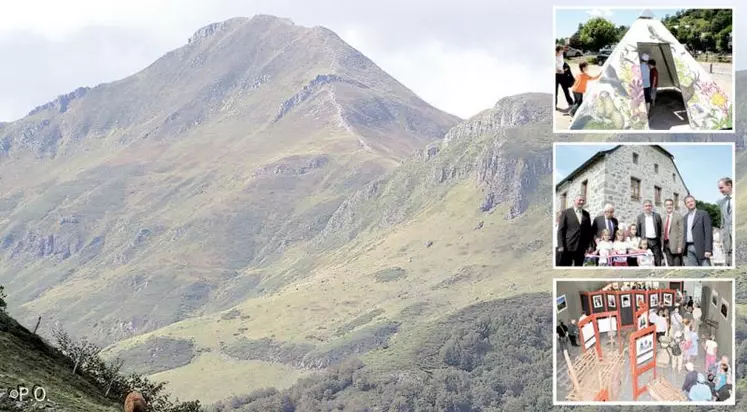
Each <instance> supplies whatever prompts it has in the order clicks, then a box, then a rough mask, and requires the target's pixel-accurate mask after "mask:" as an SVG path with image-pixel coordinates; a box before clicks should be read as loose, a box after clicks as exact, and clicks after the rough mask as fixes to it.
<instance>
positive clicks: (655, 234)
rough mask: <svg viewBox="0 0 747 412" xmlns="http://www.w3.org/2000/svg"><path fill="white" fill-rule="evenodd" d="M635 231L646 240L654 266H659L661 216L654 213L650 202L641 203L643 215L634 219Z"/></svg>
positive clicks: (660, 254)
mask: <svg viewBox="0 0 747 412" xmlns="http://www.w3.org/2000/svg"><path fill="white" fill-rule="evenodd" d="M635 225H636V229H637V233H638V236H640V237H641V239H646V241H647V243H648V248H649V250H651V252H653V254H654V265H656V266H661V259H662V258H663V257H664V256H663V255H662V253H661V241H660V239H661V231H662V223H661V215H659V214H658V213H656V212H654V204H653V202H651V201H650V200H648V199H647V200H645V201H644V202H643V213H641V214H640V215H638V219H636V224H635Z"/></svg>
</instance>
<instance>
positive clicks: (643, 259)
mask: <svg viewBox="0 0 747 412" xmlns="http://www.w3.org/2000/svg"><path fill="white" fill-rule="evenodd" d="M638 251H639V252H644V253H645V255H640V256H638V266H640V267H644V268H652V267H654V252H652V251H651V249H649V248H648V241H647V240H646V239H641V242H640V243H639V245H638Z"/></svg>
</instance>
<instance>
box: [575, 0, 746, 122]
mask: <svg viewBox="0 0 747 412" xmlns="http://www.w3.org/2000/svg"><path fill="white" fill-rule="evenodd" d="M644 53H645V54H648V55H649V56H650V58H651V59H654V60H656V62H657V64H656V67H657V69H658V71H659V87H658V89H659V90H661V89H666V88H673V89H676V90H678V91H680V92H681V93H682V98H683V100H684V104H685V108H686V110H687V117H688V120H689V124H690V128H691V129H692V130H693V131H709V130H710V131H713V130H729V129H732V116H733V110H732V101H731V97H730V96H729V94H727V93H724V91H723V90H722V89H721V88H719V86H718V85H717V84H716V83H715V82H714V81H713V78H712V77H711V75H710V74H709V73H708V71H707V70H706V69H705V68H704V67H703V66H702V65H701V64H700V63H698V62H697V61H695V59H694V58H693V57H692V56H691V55H690V53H688V52H687V50H686V49H685V47H684V46H683V45H682V44H680V42H679V41H677V39H675V37H674V36H673V35H672V33H671V32H670V31H669V30H667V28H666V27H664V24H662V23H661V21H659V20H657V19H655V18H654V15H653V13H651V11H650V10H645V11H644V12H643V13H641V15H640V17H638V19H637V20H636V21H635V22H634V23H633V24H632V25H631V26H630V29H629V30H628V32H627V33H626V34H625V36H624V37H623V38H622V40H621V41H620V42H619V43H618V45H617V47H615V49H614V50H613V51H612V53H611V54H610V57H609V58H608V59H607V61H606V62H605V63H604V66H602V75H601V77H600V78H599V80H597V81H589V84H588V86H587V89H586V94H585V95H584V100H583V102H582V103H581V106H580V107H579V109H578V111H577V112H576V115H575V116H574V119H573V122H572V123H571V126H570V129H571V130H600V129H601V130H648V129H649V124H648V113H647V111H646V102H645V100H644V97H643V81H642V78H641V66H640V62H641V59H640V55H642V54H644ZM592 74H593V73H592Z"/></svg>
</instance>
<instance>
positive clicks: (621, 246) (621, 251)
mask: <svg viewBox="0 0 747 412" xmlns="http://www.w3.org/2000/svg"><path fill="white" fill-rule="evenodd" d="M629 248H630V243H629V242H627V241H625V232H623V231H622V229H617V232H615V241H614V242H613V243H612V249H613V252H614V255H627V253H628V249H629ZM614 255H613V256H612V265H613V266H628V257H627V256H620V257H618V256H614Z"/></svg>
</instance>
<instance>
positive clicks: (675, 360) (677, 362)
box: [669, 331, 685, 372]
mask: <svg viewBox="0 0 747 412" xmlns="http://www.w3.org/2000/svg"><path fill="white" fill-rule="evenodd" d="M684 342H685V339H684V337H683V336H682V331H677V332H675V333H674V338H673V339H672V342H671V343H670V344H669V354H670V356H671V357H672V370H676V371H677V372H682V357H683V356H682V355H683V350H682V345H683V344H684Z"/></svg>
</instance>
